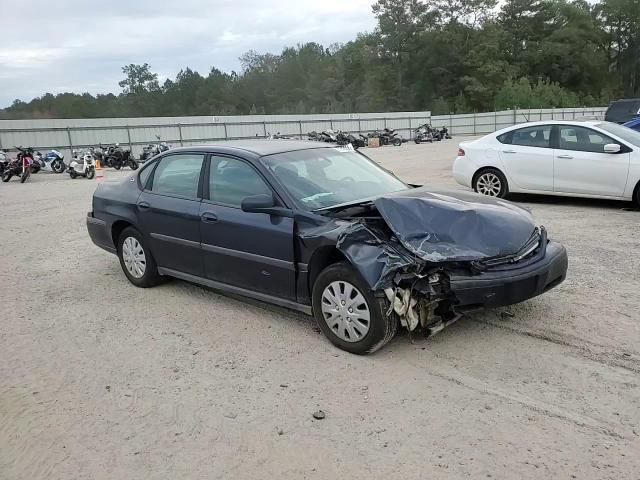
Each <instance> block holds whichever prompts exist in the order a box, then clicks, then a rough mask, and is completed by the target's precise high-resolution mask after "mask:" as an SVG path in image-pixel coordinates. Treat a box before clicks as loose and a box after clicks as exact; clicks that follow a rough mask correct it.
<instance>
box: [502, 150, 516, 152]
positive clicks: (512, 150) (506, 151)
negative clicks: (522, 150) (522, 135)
mask: <svg viewBox="0 0 640 480" xmlns="http://www.w3.org/2000/svg"><path fill="white" fill-rule="evenodd" d="M502 153H516V151H515V150H503V151H502Z"/></svg>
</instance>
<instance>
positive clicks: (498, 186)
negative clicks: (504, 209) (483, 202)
mask: <svg viewBox="0 0 640 480" xmlns="http://www.w3.org/2000/svg"><path fill="white" fill-rule="evenodd" d="M476 189H477V191H478V193H481V194H483V195H488V196H490V197H497V196H498V195H500V191H501V190H502V182H501V181H500V179H499V178H498V176H497V175H496V174H495V173H492V172H486V173H483V174H482V175H480V176H479V177H478V181H477V182H476Z"/></svg>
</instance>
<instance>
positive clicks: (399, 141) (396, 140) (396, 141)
mask: <svg viewBox="0 0 640 480" xmlns="http://www.w3.org/2000/svg"><path fill="white" fill-rule="evenodd" d="M400 145H402V140H400V139H399V138H396V139H394V140H393V146H394V147H399V146H400Z"/></svg>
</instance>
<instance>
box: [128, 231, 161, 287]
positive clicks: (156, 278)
mask: <svg viewBox="0 0 640 480" xmlns="http://www.w3.org/2000/svg"><path fill="white" fill-rule="evenodd" d="M118 258H119V259H120V266H121V267H122V271H123V272H124V274H125V275H126V277H127V278H128V279H129V281H130V282H131V283H133V284H134V285H135V286H136V287H141V288H147V287H153V286H154V285H157V284H158V283H160V282H161V280H162V277H161V276H160V274H159V273H158V266H157V265H156V262H155V260H154V259H153V256H152V255H151V251H150V250H149V248H148V247H147V245H146V242H145V241H144V239H143V238H142V235H141V234H140V232H139V231H138V230H136V229H135V228H133V227H127V228H125V229H124V230H123V231H122V233H121V234H120V237H119V238H118Z"/></svg>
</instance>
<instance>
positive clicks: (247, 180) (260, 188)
mask: <svg viewBox="0 0 640 480" xmlns="http://www.w3.org/2000/svg"><path fill="white" fill-rule="evenodd" d="M261 194H267V195H271V194H272V191H271V188H270V187H269V186H268V185H267V184H266V182H265V181H264V180H263V179H262V177H261V176H260V174H259V173H258V172H257V171H256V170H255V169H254V168H253V167H252V166H251V165H249V164H248V163H245V162H243V161H241V160H238V159H235V158H231V157H216V156H212V157H211V168H210V171H209V199H210V200H212V201H214V202H216V203H221V204H224V205H229V206H231V207H237V208H240V206H241V205H242V200H244V199H245V198H246V197H250V196H252V195H261Z"/></svg>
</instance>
